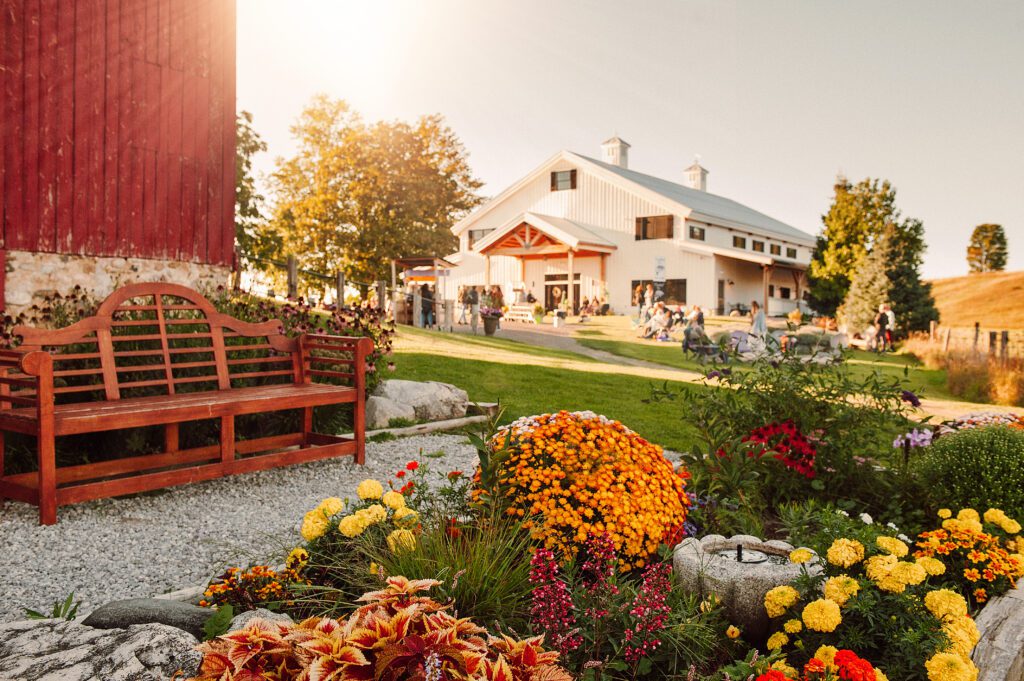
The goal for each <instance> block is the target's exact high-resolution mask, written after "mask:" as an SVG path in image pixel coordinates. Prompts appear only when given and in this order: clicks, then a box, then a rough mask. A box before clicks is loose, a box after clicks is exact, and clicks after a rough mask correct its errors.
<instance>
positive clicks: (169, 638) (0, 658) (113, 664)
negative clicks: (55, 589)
mask: <svg viewBox="0 0 1024 681" xmlns="http://www.w3.org/2000/svg"><path fill="white" fill-rule="evenodd" d="M197 643H198V641H197V640H196V638H195V637H194V636H192V635H191V634H189V633H187V632H184V631H182V630H181V629H177V628H175V627H169V626H167V625H165V624H136V625H133V626H130V627H128V628H127V629H96V628H94V627H87V626H85V625H84V624H79V623H78V622H73V621H72V622H69V621H66V620H59V619H56V620H26V621H21V622H10V623H5V624H0V679H3V680H4V681H14V680H15V679H17V681H94V680H95V679H102V680H103V681H167V679H169V678H171V677H172V676H174V675H175V674H178V676H179V677H182V676H184V678H189V677H192V676H195V675H196V674H197V673H198V671H199V665H200V663H201V662H202V654H201V653H199V651H197V650H196V649H195V646H196V644H197Z"/></svg>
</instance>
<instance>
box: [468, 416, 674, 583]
mask: <svg viewBox="0 0 1024 681" xmlns="http://www.w3.org/2000/svg"><path fill="white" fill-rule="evenodd" d="M489 449H490V450H491V457H490V461H491V462H492V463H493V465H494V466H495V468H496V470H495V471H482V472H481V471H478V473H477V477H476V480H477V481H478V482H479V481H480V480H482V479H489V478H493V479H494V480H495V481H496V484H495V487H494V489H490V490H489V489H484V487H483V485H478V487H477V489H476V490H475V496H476V498H477V500H478V501H479V500H482V499H484V498H490V500H491V501H493V502H495V503H496V504H497V505H498V506H500V507H501V508H503V509H504V510H505V512H506V513H507V514H508V515H509V516H512V517H517V518H521V519H523V527H524V528H526V529H528V530H530V532H531V535H532V536H533V538H534V540H536V541H538V542H540V543H541V544H543V546H544V547H545V548H548V549H551V550H553V551H554V552H555V553H557V554H558V555H560V556H561V557H562V558H563V559H566V560H568V559H571V558H573V557H574V556H576V554H577V553H578V551H579V549H580V547H581V546H582V545H583V544H584V542H585V541H586V540H587V537H589V536H592V535H607V536H608V537H609V538H610V540H611V542H612V545H613V546H614V548H615V552H616V554H617V555H618V558H619V568H620V569H621V570H631V569H634V568H642V567H644V566H645V565H647V564H648V562H649V561H650V559H651V556H652V555H653V554H654V553H655V552H656V551H657V550H658V547H659V545H660V544H662V543H674V542H676V541H678V540H679V539H681V537H682V527H683V522H684V521H685V520H686V512H687V506H688V505H689V501H688V499H687V497H686V494H685V485H686V478H688V477H689V476H688V474H687V473H686V471H685V470H680V471H679V472H678V473H677V472H676V471H675V470H674V468H673V466H672V463H671V462H669V461H668V460H667V459H666V458H665V456H664V454H663V453H662V449H661V447H659V446H658V445H654V444H651V443H650V442H648V441H647V440H645V439H644V438H642V437H640V436H639V435H637V434H636V433H634V432H633V431H631V430H630V429H628V428H626V427H625V426H624V425H622V424H621V423H619V422H618V421H612V420H610V419H607V418H605V417H603V416H598V415H597V414H594V413H593V412H575V413H569V412H566V411H562V412H558V413H557V414H542V415H539V416H531V417H527V418H521V419H519V420H517V421H515V422H513V423H512V424H510V425H509V426H506V427H504V428H502V429H501V430H499V431H498V432H497V434H495V435H494V436H493V437H492V438H491V439H490V441H489Z"/></svg>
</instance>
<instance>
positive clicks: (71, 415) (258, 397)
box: [0, 383, 356, 435]
mask: <svg viewBox="0 0 1024 681" xmlns="http://www.w3.org/2000/svg"><path fill="white" fill-rule="evenodd" d="M355 400H356V391H355V389H354V388H352V387H350V386H346V385H331V384H328V383H303V384H299V385H295V384H293V383H287V384H284V385H261V386H255V387H250V388H232V389H229V390H216V391H203V392H195V393H178V394H176V395H153V396H149V397H133V398H128V399H123V398H122V399H120V400H116V401H112V402H75V403H73V404H58V405H56V406H54V408H53V425H54V433H55V434H56V435H77V434H79V433H95V432H101V431H106V430H117V429H119V428H135V427H140V426H152V425H162V424H166V423H181V422H183V421H200V420H202V419H214V418H220V417H222V416H238V415H241V414H262V413H264V412H270V411H277V410H279V409H302V408H306V407H322V406H325V405H329V404H339V403H345V402H354V401H355ZM282 404H284V405H286V406H280V405H282ZM37 423H38V416H37V412H36V410H35V409H32V408H28V407H26V408H22V409H5V410H2V411H0V429H4V430H13V431H16V432H23V433H28V434H33V433H35V432H36V427H37Z"/></svg>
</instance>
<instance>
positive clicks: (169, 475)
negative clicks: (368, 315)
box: [0, 284, 373, 525]
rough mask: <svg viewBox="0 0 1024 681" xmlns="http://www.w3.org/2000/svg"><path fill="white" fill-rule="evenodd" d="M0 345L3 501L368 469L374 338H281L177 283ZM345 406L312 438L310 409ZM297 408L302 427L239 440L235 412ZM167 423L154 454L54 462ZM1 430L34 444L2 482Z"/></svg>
mask: <svg viewBox="0 0 1024 681" xmlns="http://www.w3.org/2000/svg"><path fill="white" fill-rule="evenodd" d="M14 334H15V335H16V336H20V337H21V339H22V344H21V345H20V346H18V347H17V348H15V349H13V350H0V499H2V498H4V497H6V498H10V499H17V500H20V501H24V502H27V503H30V504H36V505H37V506H39V522H40V523H41V524H44V525H51V524H53V523H55V522H56V521H57V507H58V506H61V505H65V504H73V503H77V502H80V501H87V500H90V499H100V498H104V497H113V496H119V495H123V494H132V493H136V492H142V491H145V490H153V489H158V488H162V487H167V486H170V485H178V484H184V483H190V482H197V481H200V480H210V479H213V478H219V477H222V476H226V475H232V474H234V473H247V472H250V471H258V470H263V469H266V468H273V467H276V466H284V465H289V464H293V463H301V462H306V461H313V460H316V459H324V458H327V457H334V456H341V455H351V456H354V457H355V461H356V462H357V463H360V464H361V463H363V461H364V445H365V424H364V407H365V401H364V393H365V369H366V366H365V365H366V358H367V355H368V354H369V353H370V352H371V351H372V349H373V341H372V340H371V339H369V338H347V337H341V336H328V335H323V334H311V333H310V334H305V335H302V336H298V337H296V338H289V337H287V336H285V335H283V328H282V324H281V322H280V321H278V320H270V321H266V322H262V323H255V324H254V323H250V322H244V321H240V320H238V319H235V318H233V317H230V316H228V315H226V314H223V313H220V312H218V311H217V310H216V309H215V308H214V306H213V305H212V304H211V303H210V302H209V301H208V300H206V299H205V298H204V297H203V296H201V295H200V294H198V293H196V292H195V291H193V290H191V289H189V288H186V287H184V286H177V285H174V284H134V285H131V286H125V287H124V288H121V289H119V290H118V291H115V292H114V293H113V294H111V295H110V296H109V297H108V298H107V299H106V300H104V301H103V303H102V304H101V305H100V306H99V309H98V310H97V312H96V315H95V316H93V317H88V318H85V319H82V320H81V321H79V322H77V323H75V324H72V325H71V326H69V327H66V328H63V329H58V330H45V329H36V328H31V327H26V326H18V327H15V329H14ZM340 403H351V404H353V405H354V410H353V411H354V416H353V418H354V424H353V426H354V433H353V436H352V437H339V436H336V435H327V434H322V433H316V432H313V408H314V407H319V406H325V405H333V404H340ZM290 409H294V410H301V428H300V430H299V431H298V432H295V433H290V434H285V435H274V436H267V437H259V438H255V439H249V440H241V441H237V442H236V439H235V417H236V416H239V415H243V414H262V413H265V412H274V411H282V410H290ZM206 419H214V420H218V421H219V425H220V432H219V444H215V445H211V446H202V447H192V448H189V449H181V448H179V442H178V436H179V425H180V424H182V423H186V422H190V421H201V420H206ZM143 426H163V434H164V437H163V442H164V447H163V451H162V452H161V453H159V454H147V455H142V456H131V457H127V458H119V459H113V460H109V461H102V462H97V463H87V464H82V465H76V466H67V467H60V468H58V467H57V466H56V462H55V460H54V440H55V438H56V437H59V436H64V435H75V434H80V433H94V432H99V431H110V430H119V429H122V428H137V427H143ZM4 431H7V432H11V431H13V432H17V433H25V434H28V435H32V436H35V437H36V442H37V452H38V466H39V469H38V471H34V472H30V473H21V474H17V475H4V470H3V435H4Z"/></svg>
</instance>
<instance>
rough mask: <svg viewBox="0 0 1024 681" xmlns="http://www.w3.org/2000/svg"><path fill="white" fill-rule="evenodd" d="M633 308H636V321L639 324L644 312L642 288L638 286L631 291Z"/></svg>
mask: <svg viewBox="0 0 1024 681" xmlns="http://www.w3.org/2000/svg"><path fill="white" fill-rule="evenodd" d="M632 302H633V307H635V308H636V321H637V323H638V324H639V323H640V322H641V321H642V320H641V317H642V316H643V312H644V287H643V286H642V285H640V284H637V285H636V288H635V289H633V301H632Z"/></svg>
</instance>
